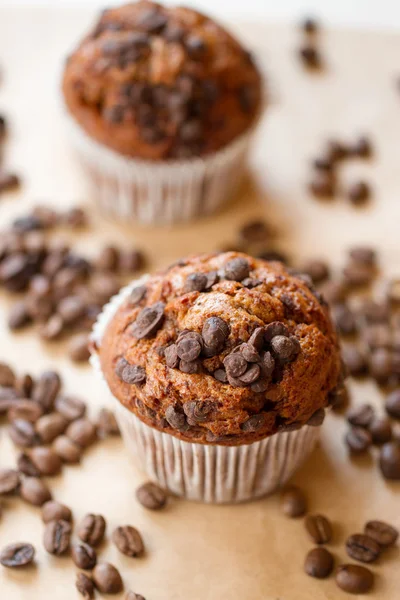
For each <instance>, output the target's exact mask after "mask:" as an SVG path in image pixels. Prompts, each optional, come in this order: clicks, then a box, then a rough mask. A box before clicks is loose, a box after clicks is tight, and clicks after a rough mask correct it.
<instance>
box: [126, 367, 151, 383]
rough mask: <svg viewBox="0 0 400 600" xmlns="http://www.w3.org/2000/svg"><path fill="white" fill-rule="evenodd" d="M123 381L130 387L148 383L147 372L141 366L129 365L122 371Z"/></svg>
mask: <svg viewBox="0 0 400 600" xmlns="http://www.w3.org/2000/svg"><path fill="white" fill-rule="evenodd" d="M121 379H122V381H123V382H124V383H128V384H129V385H139V384H142V383H144V382H145V381H146V370H145V369H144V368H143V367H141V366H139V365H130V364H127V365H125V367H124V368H123V370H122V373H121Z"/></svg>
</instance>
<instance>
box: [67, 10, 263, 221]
mask: <svg viewBox="0 0 400 600" xmlns="http://www.w3.org/2000/svg"><path fill="white" fill-rule="evenodd" d="M62 89H63V96H64V100H65V104H66V108H67V112H68V114H69V116H70V119H69V120H70V125H71V132H72V134H73V140H74V142H75V145H76V146H77V149H78V151H79V153H80V155H81V158H82V162H83V163H84V164H85V165H86V166H87V168H88V172H89V174H90V175H91V177H92V179H93V180H94V183H95V184H96V197H97V198H98V200H99V202H100V203H101V205H102V207H103V208H104V209H105V210H106V211H107V212H108V213H112V214H114V215H115V216H117V217H121V218H124V219H127V218H128V219H133V220H139V221H142V222H148V223H154V222H161V223H173V222H176V221H182V220H189V219H192V218H195V217H197V216H200V215H204V214H209V213H211V212H213V211H214V210H216V209H217V208H218V207H219V206H220V205H221V203H222V202H223V201H224V199H226V197H227V196H228V195H229V192H230V191H231V190H232V188H233V187H234V186H235V184H237V182H238V178H239V177H240V175H241V174H242V172H243V165H244V158H245V154H246V151H247V149H248V145H249V140H250V137H251V133H252V130H253V128H254V125H255V124H256V122H257V119H258V117H259V115H260V111H261V105H262V81H261V76H260V73H259V71H258V69H257V67H256V66H255V64H254V62H253V60H252V57H251V55H250V54H249V53H248V52H247V51H246V50H244V49H243V48H242V46H241V45H240V44H239V42H238V41H237V40H235V39H234V38H233V37H232V36H231V35H230V34H229V33H227V32H226V31H225V30H224V29H223V28H222V27H221V26H220V25H218V24H216V23H215V22H214V21H213V20H211V19H209V18H208V17H206V16H204V15H202V14H200V13H198V12H196V11H194V10H191V9H188V8H169V7H168V8H167V7H163V6H161V5H160V4H156V3H154V2H149V1H147V0H142V1H140V2H137V3H133V4H127V5H125V6H122V7H119V8H112V9H109V10H106V11H104V12H103V13H102V15H101V17H100V19H99V21H98V23H97V24H96V26H95V27H94V29H93V31H92V32H91V33H89V35H87V36H86V37H85V38H84V40H83V41H82V42H81V43H80V44H79V46H78V48H77V49H76V50H75V52H74V53H73V54H72V55H71V56H70V57H69V59H68V61H67V63H66V67H65V71H64V75H63V81H62Z"/></svg>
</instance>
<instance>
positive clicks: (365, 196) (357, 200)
mask: <svg viewBox="0 0 400 600" xmlns="http://www.w3.org/2000/svg"><path fill="white" fill-rule="evenodd" d="M348 195H349V200H350V202H351V203H352V204H354V205H355V206H360V205H361V204H364V203H365V202H366V201H367V200H369V198H370V196H371V189H370V187H369V185H368V184H367V183H366V182H365V181H359V182H357V183H354V184H353V185H352V186H351V187H350V189H349V191H348Z"/></svg>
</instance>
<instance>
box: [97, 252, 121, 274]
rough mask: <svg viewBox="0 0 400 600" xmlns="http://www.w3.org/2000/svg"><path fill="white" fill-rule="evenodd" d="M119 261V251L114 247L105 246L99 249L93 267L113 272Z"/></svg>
mask: <svg viewBox="0 0 400 600" xmlns="http://www.w3.org/2000/svg"><path fill="white" fill-rule="evenodd" d="M118 261H119V250H118V248H116V247H115V246H105V247H104V248H102V249H101V251H100V254H99V256H98V257H97V259H96V261H95V266H96V267H97V268H98V269H100V270H101V271H115V270H116V268H117V265H118Z"/></svg>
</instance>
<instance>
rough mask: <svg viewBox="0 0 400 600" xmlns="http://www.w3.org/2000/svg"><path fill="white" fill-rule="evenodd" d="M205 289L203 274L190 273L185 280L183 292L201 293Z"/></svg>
mask: <svg viewBox="0 0 400 600" xmlns="http://www.w3.org/2000/svg"><path fill="white" fill-rule="evenodd" d="M206 288H207V275H206V274H205V273H191V274H190V275H188V276H187V277H186V280H185V287H184V289H185V292H203V291H204V290H205V289H206Z"/></svg>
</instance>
